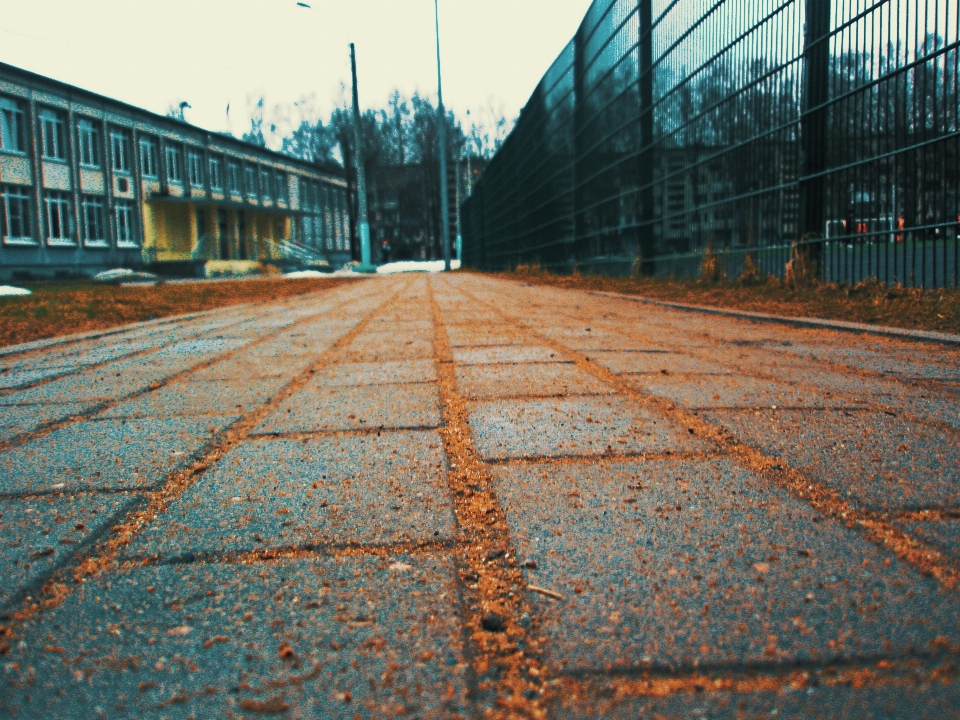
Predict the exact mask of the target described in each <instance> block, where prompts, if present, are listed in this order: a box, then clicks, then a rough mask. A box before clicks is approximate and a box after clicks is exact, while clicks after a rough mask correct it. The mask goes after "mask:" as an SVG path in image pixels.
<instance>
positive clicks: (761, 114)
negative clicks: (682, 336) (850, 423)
mask: <svg viewBox="0 0 960 720" xmlns="http://www.w3.org/2000/svg"><path fill="white" fill-rule="evenodd" d="M958 4H960V3H958V2H957V0H595V2H593V4H592V5H591V6H590V9H589V10H588V11H587V14H586V16H585V17H584V19H583V22H582V23H581V25H580V28H579V30H578V31H577V33H576V36H575V37H574V39H573V40H572V41H571V42H570V43H569V44H568V45H567V46H566V48H564V50H563V52H562V53H561V54H560V56H559V57H558V58H557V60H556V61H555V62H554V63H553V66H552V67H551V68H550V70H549V71H548V72H547V74H546V75H545V76H544V77H543V79H542V80H541V82H540V84H539V85H538V87H537V89H536V91H535V92H534V93H533V96H532V97H531V98H530V100H529V102H528V103H527V105H526V106H525V107H524V109H523V112H522V113H521V115H520V118H519V120H518V122H517V125H516V127H515V129H514V130H513V132H512V133H511V134H510V136H509V137H508V138H507V140H506V142H505V143H504V145H503V147H502V148H501V149H500V151H499V152H498V153H497V155H496V156H495V157H494V158H493V160H492V162H491V163H490V165H489V167H488V168H487V169H486V171H485V173H484V175H483V177H482V178H481V180H480V182H479V183H478V184H477V186H476V187H475V189H474V192H473V194H472V196H471V197H470V198H469V199H468V200H467V202H466V203H465V204H464V206H463V209H462V215H463V259H464V262H465V264H466V265H468V266H471V267H476V268H481V269H488V270H501V269H510V268H513V267H514V266H516V265H518V264H522V263H526V264H529V263H539V264H540V265H541V266H543V267H545V268H548V269H551V270H554V271H557V272H569V271H572V270H573V269H575V268H579V269H581V270H584V271H587V270H592V271H596V272H605V273H611V274H624V273H629V272H636V271H637V270H638V269H640V270H642V271H643V272H644V273H646V274H657V275H667V274H673V275H696V274H697V273H698V272H699V268H700V265H701V263H700V260H701V258H702V255H703V254H704V252H705V251H706V250H707V248H708V247H709V248H711V249H712V251H713V252H715V253H716V254H717V255H718V256H719V257H720V258H721V262H722V264H723V265H724V267H725V268H726V270H727V273H728V275H733V276H736V275H737V274H738V273H739V272H740V269H741V268H742V265H743V262H744V259H745V258H746V256H747V255H750V256H751V258H752V260H753V261H754V262H755V264H758V265H760V266H761V268H762V269H763V270H764V271H766V272H769V273H771V274H780V275H782V273H783V268H784V266H785V264H786V261H787V259H788V258H789V257H790V255H791V247H792V246H793V245H794V244H795V243H797V244H798V245H799V247H800V248H801V249H802V250H804V251H805V252H806V254H807V257H809V258H810V259H812V260H814V261H815V262H816V266H817V267H818V268H819V272H820V273H821V274H822V276H823V278H824V279H826V280H829V281H846V282H855V281H858V280H860V279H863V278H866V277H878V278H879V279H881V280H884V281H888V282H902V283H904V284H908V285H922V286H925V287H942V286H956V285H957V283H958V271H960V266H958V244H960V238H958V236H960V121H958V114H960V93H958V75H960V72H958V71H960V49H958V48H960V44H958V27H960V21H958Z"/></svg>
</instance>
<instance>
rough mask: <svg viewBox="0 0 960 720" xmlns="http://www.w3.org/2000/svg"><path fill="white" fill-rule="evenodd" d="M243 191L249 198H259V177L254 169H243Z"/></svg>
mask: <svg viewBox="0 0 960 720" xmlns="http://www.w3.org/2000/svg"><path fill="white" fill-rule="evenodd" d="M243 189H244V192H246V193H247V197H251V198H255V197H256V196H257V175H256V173H255V172H254V171H253V168H252V167H247V168H244V169H243Z"/></svg>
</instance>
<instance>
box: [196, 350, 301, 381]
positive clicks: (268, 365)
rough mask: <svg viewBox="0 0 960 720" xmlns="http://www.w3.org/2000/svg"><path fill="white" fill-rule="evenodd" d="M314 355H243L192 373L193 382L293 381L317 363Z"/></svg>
mask: <svg viewBox="0 0 960 720" xmlns="http://www.w3.org/2000/svg"><path fill="white" fill-rule="evenodd" d="M316 360H317V359H316V357H315V356H313V355H298V354H294V355H283V354H275V355H273V356H272V357H269V358H264V357H261V356H251V355H250V354H249V353H241V354H240V355H237V356H234V357H232V358H230V359H228V360H224V361H222V362H218V363H215V364H213V365H210V366H209V367H206V368H203V369H202V370H198V371H197V372H194V373H190V379H191V380H234V379H239V378H249V379H256V378H272V377H280V378H286V379H287V380H288V381H289V380H292V379H293V378H294V377H296V376H297V375H299V374H301V373H303V372H305V371H306V369H307V368H308V367H310V366H311V365H313V364H314V363H315V362H316Z"/></svg>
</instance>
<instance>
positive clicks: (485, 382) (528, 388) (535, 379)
mask: <svg viewBox="0 0 960 720" xmlns="http://www.w3.org/2000/svg"><path fill="white" fill-rule="evenodd" d="M457 386H458V388H459V392H460V394H461V395H463V396H464V397H468V398H476V399H481V398H509V397H550V396H552V395H608V394H610V393H612V392H613V389H612V388H611V387H609V386H608V385H606V384H605V383H603V382H601V381H600V380H598V379H597V378H595V377H594V376H593V375H589V374H587V373H585V372H584V371H583V370H580V369H578V368H577V367H576V366H575V365H572V364H570V363H519V364H516V365H461V366H459V367H458V368H457Z"/></svg>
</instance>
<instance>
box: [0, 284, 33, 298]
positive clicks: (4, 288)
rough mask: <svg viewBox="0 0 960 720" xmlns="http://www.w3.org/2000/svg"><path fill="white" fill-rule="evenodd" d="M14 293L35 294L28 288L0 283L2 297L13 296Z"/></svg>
mask: <svg viewBox="0 0 960 720" xmlns="http://www.w3.org/2000/svg"><path fill="white" fill-rule="evenodd" d="M14 295H33V293H32V292H30V291H29V290H27V289H26V288H18V287H13V285H0V297H13V296H14Z"/></svg>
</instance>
